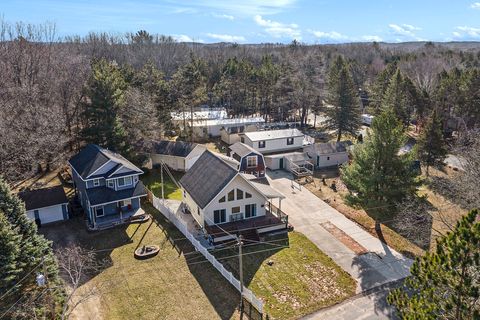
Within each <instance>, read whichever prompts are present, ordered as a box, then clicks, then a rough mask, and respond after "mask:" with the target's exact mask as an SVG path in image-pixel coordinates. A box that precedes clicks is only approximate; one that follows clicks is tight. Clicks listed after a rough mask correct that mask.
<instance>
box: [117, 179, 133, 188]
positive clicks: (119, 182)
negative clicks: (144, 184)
mask: <svg viewBox="0 0 480 320" xmlns="http://www.w3.org/2000/svg"><path fill="white" fill-rule="evenodd" d="M131 184H132V177H124V178H118V179H117V185H118V186H119V187H123V186H129V185H131Z"/></svg>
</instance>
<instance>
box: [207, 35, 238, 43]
mask: <svg viewBox="0 0 480 320" xmlns="http://www.w3.org/2000/svg"><path fill="white" fill-rule="evenodd" d="M207 36H208V37H210V38H212V39H216V40H220V41H223V42H245V41H246V39H245V37H244V36H233V35H230V34H216V33H207Z"/></svg>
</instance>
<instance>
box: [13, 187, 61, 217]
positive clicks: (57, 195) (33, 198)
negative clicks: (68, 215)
mask: <svg viewBox="0 0 480 320" xmlns="http://www.w3.org/2000/svg"><path fill="white" fill-rule="evenodd" d="M18 196H19V198H20V199H22V200H23V202H25V208H26V209H27V211H28V210H34V209H40V208H45V207H50V206H54V205H59V204H64V203H68V199H67V196H66V195H65V191H64V190H63V187H62V186H55V187H51V188H43V189H37V190H29V191H22V192H20V193H19V194H18Z"/></svg>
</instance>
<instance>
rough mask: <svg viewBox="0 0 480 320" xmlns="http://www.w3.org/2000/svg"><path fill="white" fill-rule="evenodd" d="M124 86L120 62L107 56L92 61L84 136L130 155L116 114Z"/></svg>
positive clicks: (87, 139) (121, 99)
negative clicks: (108, 58) (108, 59)
mask: <svg viewBox="0 0 480 320" xmlns="http://www.w3.org/2000/svg"><path fill="white" fill-rule="evenodd" d="M125 89H126V83H125V80H124V77H123V75H122V72H121V71H120V69H119V68H118V66H116V65H115V64H113V63H110V62H108V61H106V60H105V59H101V60H98V61H96V62H94V63H92V75H91V77H90V79H89V82H88V86H87V97H88V101H87V102H86V103H85V111H84V114H83V116H84V119H85V127H84V129H83V131H82V136H83V138H84V140H85V141H86V142H88V143H96V144H98V145H100V146H102V147H105V148H108V149H111V150H114V151H117V152H119V153H122V154H124V155H128V153H129V146H128V143H126V134H125V131H124V129H123V127H122V124H121V122H120V120H119V117H118V115H117V113H118V110H119V108H120V107H121V105H122V102H123V97H124V92H125Z"/></svg>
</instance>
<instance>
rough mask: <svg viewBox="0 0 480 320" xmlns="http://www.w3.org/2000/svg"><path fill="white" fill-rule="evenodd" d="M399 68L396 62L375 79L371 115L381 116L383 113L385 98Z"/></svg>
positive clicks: (370, 108) (390, 64)
mask: <svg viewBox="0 0 480 320" xmlns="http://www.w3.org/2000/svg"><path fill="white" fill-rule="evenodd" d="M397 68H398V66H397V62H396V61H394V62H392V63H389V64H388V65H387V66H386V67H385V69H383V70H382V71H381V72H380V73H379V74H378V75H377V77H376V78H375V81H374V83H373V86H372V101H371V103H370V105H369V110H370V112H371V113H373V114H375V115H379V114H380V113H381V112H382V101H383V96H385V92H387V88H388V85H389V84H390V80H391V79H392V77H393V75H394V74H395V72H396V71H397Z"/></svg>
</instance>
